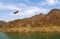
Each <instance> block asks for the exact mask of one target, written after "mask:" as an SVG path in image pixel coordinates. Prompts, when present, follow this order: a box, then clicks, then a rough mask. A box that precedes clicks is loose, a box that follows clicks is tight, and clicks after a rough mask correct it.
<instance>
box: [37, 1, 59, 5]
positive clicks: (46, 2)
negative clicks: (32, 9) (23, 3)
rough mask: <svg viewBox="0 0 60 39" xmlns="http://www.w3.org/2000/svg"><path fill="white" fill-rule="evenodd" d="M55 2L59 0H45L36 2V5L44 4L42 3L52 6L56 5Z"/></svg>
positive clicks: (57, 2)
mask: <svg viewBox="0 0 60 39" xmlns="http://www.w3.org/2000/svg"><path fill="white" fill-rule="evenodd" d="M57 4H60V1H59V0H45V1H43V2H40V3H38V5H40V6H44V5H50V6H53V5H57Z"/></svg>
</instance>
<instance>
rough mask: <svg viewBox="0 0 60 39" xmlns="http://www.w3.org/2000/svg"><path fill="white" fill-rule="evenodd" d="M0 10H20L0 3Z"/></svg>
mask: <svg viewBox="0 0 60 39" xmlns="http://www.w3.org/2000/svg"><path fill="white" fill-rule="evenodd" d="M0 9H10V10H20V9H19V8H18V7H16V6H15V5H11V4H10V5H9V4H4V3H0Z"/></svg>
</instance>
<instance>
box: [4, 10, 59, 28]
mask: <svg viewBox="0 0 60 39" xmlns="http://www.w3.org/2000/svg"><path fill="white" fill-rule="evenodd" d="M50 25H56V26H60V9H52V10H51V11H50V12H49V13H48V14H42V13H41V14H38V15H35V16H32V17H31V18H25V19H17V20H14V21H10V22H8V23H7V24H6V25H5V27H8V28H9V27H10V28H13V27H29V26H30V27H39V26H50Z"/></svg>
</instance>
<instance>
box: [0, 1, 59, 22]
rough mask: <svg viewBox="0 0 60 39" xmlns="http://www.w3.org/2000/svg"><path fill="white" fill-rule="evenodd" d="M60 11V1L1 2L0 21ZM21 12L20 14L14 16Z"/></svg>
mask: <svg viewBox="0 0 60 39" xmlns="http://www.w3.org/2000/svg"><path fill="white" fill-rule="evenodd" d="M55 8H57V9H60V0H0V20H4V21H12V20H15V19H23V18H29V17H32V16H34V15H37V14H40V13H44V14H47V13H48V12H49V11H50V10H51V9H55ZM16 10H19V13H18V14H13V12H15V11H16Z"/></svg>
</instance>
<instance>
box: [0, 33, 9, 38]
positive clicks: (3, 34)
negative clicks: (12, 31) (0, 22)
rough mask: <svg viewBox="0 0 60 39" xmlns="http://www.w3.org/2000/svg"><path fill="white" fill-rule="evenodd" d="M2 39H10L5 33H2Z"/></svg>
mask: <svg viewBox="0 0 60 39" xmlns="http://www.w3.org/2000/svg"><path fill="white" fill-rule="evenodd" d="M0 39H9V38H8V36H7V35H6V34H5V33H3V32H0Z"/></svg>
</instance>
